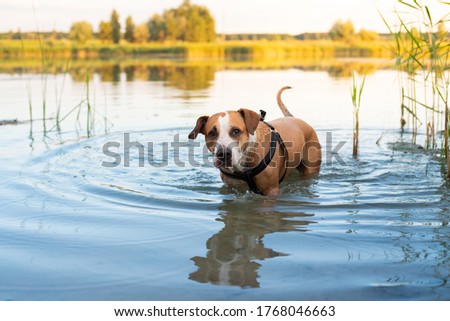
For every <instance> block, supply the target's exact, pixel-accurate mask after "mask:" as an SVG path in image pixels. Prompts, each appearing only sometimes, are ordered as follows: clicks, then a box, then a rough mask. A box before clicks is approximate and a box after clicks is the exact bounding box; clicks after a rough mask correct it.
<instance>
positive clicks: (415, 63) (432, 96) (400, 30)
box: [381, 0, 450, 178]
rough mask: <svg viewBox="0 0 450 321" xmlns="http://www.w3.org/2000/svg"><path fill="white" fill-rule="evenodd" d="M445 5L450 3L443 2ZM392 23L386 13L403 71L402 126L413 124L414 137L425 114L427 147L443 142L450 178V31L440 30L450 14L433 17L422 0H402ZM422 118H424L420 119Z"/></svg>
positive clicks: (395, 52)
mask: <svg viewBox="0 0 450 321" xmlns="http://www.w3.org/2000/svg"><path fill="white" fill-rule="evenodd" d="M439 2H441V4H442V5H444V6H449V9H450V3H449V2H444V1H439ZM398 3H399V5H400V7H401V8H402V9H401V10H402V11H400V10H397V9H396V10H395V18H396V23H395V25H392V24H390V23H388V22H387V20H386V19H385V18H384V17H383V15H381V16H382V19H383V21H384V23H385V24H386V26H387V27H388V29H389V31H390V33H391V35H392V36H393V38H394V43H395V45H394V46H393V48H392V49H393V52H394V54H395V57H396V66H397V69H398V71H399V86H400V89H401V97H402V101H401V104H400V108H401V127H402V129H404V127H405V126H406V125H407V124H410V126H411V129H412V139H413V142H414V143H416V139H417V132H418V130H419V127H420V126H421V125H423V121H422V120H423V116H419V112H420V113H421V114H425V119H424V122H425V134H426V139H425V146H426V147H427V148H429V149H435V148H437V140H436V136H438V135H441V137H440V141H441V142H442V143H441V150H442V155H443V157H445V158H447V165H448V168H447V177H448V178H450V155H449V142H448V141H449V128H448V118H449V109H448V96H449V83H450V75H449V72H450V59H449V58H450V56H449V50H450V44H449V36H448V32H438V31H437V30H442V26H443V25H444V24H445V23H448V22H449V21H450V14H448V13H447V14H445V15H443V16H442V17H441V18H439V19H433V16H432V14H431V12H430V9H429V7H428V6H427V5H424V4H423V3H422V2H421V1H419V0H399V1H398ZM420 117H422V119H421V118H420Z"/></svg>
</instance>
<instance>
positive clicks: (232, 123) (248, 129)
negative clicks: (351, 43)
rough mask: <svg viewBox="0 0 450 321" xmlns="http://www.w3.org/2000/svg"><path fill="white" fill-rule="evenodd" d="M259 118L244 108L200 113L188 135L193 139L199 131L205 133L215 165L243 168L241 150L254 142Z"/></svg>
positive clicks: (243, 151)
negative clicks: (209, 113)
mask: <svg viewBox="0 0 450 321" xmlns="http://www.w3.org/2000/svg"><path fill="white" fill-rule="evenodd" d="M259 120H260V116H259V115H258V114H257V113H255V112H254V111H251V110H249V109H245V108H241V109H239V110H237V111H227V112H222V113H217V114H214V115H212V116H201V117H199V118H198V119H197V124H196V125H195V128H194V129H193V130H192V132H191V133H190V134H189V138H190V139H195V138H196V137H197V135H198V134H199V133H201V134H203V135H205V141H206V146H207V147H208V150H209V151H210V152H211V153H212V154H213V161H214V166H216V167H223V168H228V169H232V170H242V169H243V167H245V166H244V163H245V161H244V158H245V155H244V153H245V151H246V149H247V148H249V147H251V145H252V144H253V143H254V142H255V131H256V128H257V127H258V124H259Z"/></svg>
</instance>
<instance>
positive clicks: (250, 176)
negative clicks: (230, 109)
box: [220, 113, 288, 194]
mask: <svg viewBox="0 0 450 321" xmlns="http://www.w3.org/2000/svg"><path fill="white" fill-rule="evenodd" d="M261 114H262V115H261V121H263V123H264V124H266V126H267V127H269V129H270V132H271V139H270V148H269V152H268V153H267V154H266V156H265V157H264V159H263V160H262V161H261V162H260V163H259V164H258V165H257V166H256V167H254V168H251V169H248V170H246V171H244V172H234V173H230V172H225V171H224V170H222V168H220V171H221V172H222V174H224V175H225V176H228V177H230V178H234V179H240V180H243V181H245V182H246V183H247V185H248V188H249V190H250V191H252V192H253V193H256V194H262V193H261V191H260V190H259V189H258V187H257V186H256V182H255V176H256V175H258V174H259V173H261V172H262V171H263V170H265V169H266V167H267V166H269V164H270V162H271V161H272V159H273V157H274V156H275V152H276V150H277V143H278V144H279V145H280V148H281V150H282V151H283V156H284V160H285V162H284V173H283V176H282V177H281V179H280V180H279V182H278V183H281V182H282V181H283V179H284V177H285V176H286V172H287V160H288V151H287V149H286V145H285V144H284V142H283V139H282V138H281V136H280V134H279V133H278V132H277V131H276V130H275V128H274V127H273V126H272V125H270V124H269V123H266V122H265V121H264V116H265V113H264V114H263V113H261Z"/></svg>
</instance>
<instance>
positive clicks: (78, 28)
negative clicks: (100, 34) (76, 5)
mask: <svg viewBox="0 0 450 321" xmlns="http://www.w3.org/2000/svg"><path fill="white" fill-rule="evenodd" d="M69 39H70V40H73V41H76V42H78V43H81V44H83V43H85V42H86V41H87V40H89V39H92V25H91V24H90V23H89V22H86V21H78V22H75V23H73V24H72V26H71V27H70V31H69Z"/></svg>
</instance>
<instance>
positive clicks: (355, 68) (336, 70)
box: [327, 63, 378, 77]
mask: <svg viewBox="0 0 450 321" xmlns="http://www.w3.org/2000/svg"><path fill="white" fill-rule="evenodd" d="M377 69H378V68H377V66H376V65H375V64H370V63H340V64H336V65H332V66H330V67H329V68H328V69H327V71H328V75H330V77H352V75H353V73H354V72H357V73H358V74H360V75H369V74H373V73H374V72H375V71H377Z"/></svg>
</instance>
